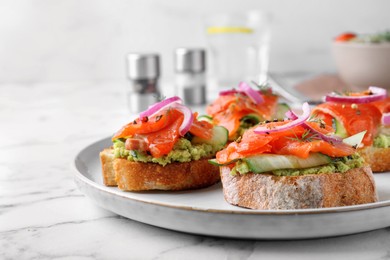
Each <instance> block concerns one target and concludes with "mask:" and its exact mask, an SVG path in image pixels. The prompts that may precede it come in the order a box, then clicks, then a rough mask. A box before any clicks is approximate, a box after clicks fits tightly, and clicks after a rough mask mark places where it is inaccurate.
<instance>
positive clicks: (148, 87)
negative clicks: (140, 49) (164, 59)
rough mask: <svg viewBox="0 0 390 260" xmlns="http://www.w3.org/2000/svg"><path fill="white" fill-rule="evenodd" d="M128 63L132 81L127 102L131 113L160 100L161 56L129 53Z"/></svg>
mask: <svg viewBox="0 0 390 260" xmlns="http://www.w3.org/2000/svg"><path fill="white" fill-rule="evenodd" d="M126 64H127V78H128V79H129V81H130V86H129V91H128V92H127V104H128V107H129V110H130V112H131V113H139V112H141V111H144V110H146V109H148V107H149V106H150V105H152V104H154V103H155V102H157V101H158V98H159V95H160V91H159V82H158V80H159V76H160V58H159V55H158V54H140V53H129V54H128V55H127V56H126Z"/></svg>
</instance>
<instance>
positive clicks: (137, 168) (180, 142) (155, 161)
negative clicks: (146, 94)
mask: <svg viewBox="0 0 390 260" xmlns="http://www.w3.org/2000/svg"><path fill="white" fill-rule="evenodd" d="M181 102H182V101H181V99H180V98H178V97H171V98H168V99H165V100H163V101H161V102H159V103H157V104H155V105H153V106H151V107H150V108H149V109H148V110H147V111H144V112H142V113H140V115H139V116H138V117H137V118H135V119H134V120H132V121H131V122H129V123H128V124H126V125H125V126H123V127H122V128H121V129H120V130H119V131H118V132H116V133H115V134H114V136H113V137H112V142H113V145H112V146H111V147H109V148H106V149H104V150H103V151H101V152H100V160H101V164H102V173H103V182H104V184H105V185H107V186H118V188H119V189H121V190H125V191H145V190H186V189H195V188H203V187H207V186H210V185H212V184H214V183H217V182H219V181H220V176H219V171H218V167H217V166H215V165H211V164H209V163H208V159H211V158H213V157H215V154H216V152H217V151H219V150H220V149H222V148H223V147H224V146H225V144H226V142H227V138H228V133H227V130H226V129H225V128H223V127H221V126H214V125H212V124H210V123H209V122H207V121H200V120H198V119H197V118H196V117H197V113H193V112H192V111H191V110H190V109H189V108H188V107H186V106H184V105H182V104H181Z"/></svg>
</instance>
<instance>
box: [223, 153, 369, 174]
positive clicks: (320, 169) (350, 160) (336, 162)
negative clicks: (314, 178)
mask: <svg viewBox="0 0 390 260" xmlns="http://www.w3.org/2000/svg"><path fill="white" fill-rule="evenodd" d="M363 164H364V160H363V158H362V157H360V155H359V154H357V153H355V154H354V155H350V156H345V157H337V158H334V159H333V160H332V163H329V164H326V165H322V166H316V167H310V168H304V169H281V170H274V171H271V172H269V173H271V174H273V175H276V176H299V175H307V174H321V173H333V172H339V173H344V172H346V171H348V170H350V169H353V168H358V167H361V166H363ZM237 172H238V173H240V174H246V173H248V172H250V169H249V167H248V165H247V164H246V163H245V162H244V161H241V160H239V161H237V163H236V165H235V166H234V168H233V169H232V171H231V174H232V175H235V174H236V173H237ZM260 174H261V173H260Z"/></svg>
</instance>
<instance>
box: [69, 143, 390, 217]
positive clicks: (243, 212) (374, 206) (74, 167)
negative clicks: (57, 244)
mask: <svg viewBox="0 0 390 260" xmlns="http://www.w3.org/2000/svg"><path fill="white" fill-rule="evenodd" d="M108 139H110V137H105V138H102V139H100V140H97V141H94V142H93V143H90V144H89V145H87V146H85V147H84V148H82V149H81V150H79V151H78V152H77V153H76V155H75V156H74V157H73V160H72V164H71V168H72V171H73V172H74V177H75V178H78V179H79V180H80V181H82V182H84V183H85V184H88V185H89V186H91V187H93V188H95V189H97V190H99V191H102V192H106V193H109V194H111V195H113V196H119V197H121V198H124V199H128V200H133V201H136V202H140V203H146V204H151V205H155V206H162V207H167V208H173V209H180V210H187V211H197V212H205V213H219V214H235V215H312V214H329V213H332V214H333V213H345V212H353V211H365V210H372V209H377V208H382V207H390V200H385V201H378V202H373V203H366V204H359V205H351V206H343V207H331V208H310V209H289V210H253V209H246V210H243V209H245V208H240V207H238V206H235V207H238V208H240V209H241V210H227V209H212V208H200V207H191V206H182V205H174V204H169V203H164V202H157V201H148V200H142V199H139V198H132V197H130V196H127V195H126V194H131V192H130V191H121V190H118V189H117V188H116V187H108V186H103V185H101V184H99V183H96V182H94V181H93V180H91V179H89V178H88V177H86V176H85V175H84V174H83V173H82V172H81V171H80V170H79V169H78V167H77V162H78V161H79V158H80V157H81V155H82V154H83V153H86V152H87V151H88V149H91V147H92V146H94V145H97V144H98V143H102V142H105V141H107V140H108ZM94 174H96V173H94ZM376 174H382V173H376ZM214 185H217V184H214ZM212 186H213V185H212ZM210 187H211V186H210ZM114 189H115V190H114ZM161 192H164V193H165V192H169V191H161ZM225 203H228V202H226V201H225ZM233 206H234V205H233Z"/></svg>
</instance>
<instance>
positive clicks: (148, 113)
mask: <svg viewBox="0 0 390 260" xmlns="http://www.w3.org/2000/svg"><path fill="white" fill-rule="evenodd" d="M173 102H180V103H181V102H182V100H181V98H179V97H178V96H174V97H170V98H167V99H164V100H163V101H160V102H158V103H156V104H153V105H151V106H150V107H149V108H148V109H147V110H145V111H143V112H141V113H140V114H139V118H140V119H142V118H144V117H148V116H151V115H154V114H156V113H157V112H158V111H160V110H162V109H164V108H165V107H167V106H168V105H170V104H172V103H173Z"/></svg>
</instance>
